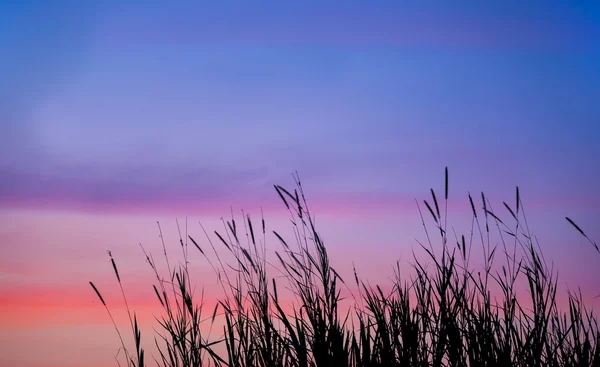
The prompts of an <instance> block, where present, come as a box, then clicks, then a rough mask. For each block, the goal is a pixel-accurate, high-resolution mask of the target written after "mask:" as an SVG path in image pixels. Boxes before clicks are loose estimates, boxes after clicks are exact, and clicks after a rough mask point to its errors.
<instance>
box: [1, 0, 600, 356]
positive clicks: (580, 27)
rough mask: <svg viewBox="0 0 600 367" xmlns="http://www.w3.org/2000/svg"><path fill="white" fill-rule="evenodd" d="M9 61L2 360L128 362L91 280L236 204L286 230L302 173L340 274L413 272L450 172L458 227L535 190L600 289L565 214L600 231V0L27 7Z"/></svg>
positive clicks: (551, 229)
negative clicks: (479, 209) (290, 195)
mask: <svg viewBox="0 0 600 367" xmlns="http://www.w3.org/2000/svg"><path fill="white" fill-rule="evenodd" d="M0 50H2V51H1V52H2V53H1V57H0V223H2V228H0V290H2V292H0V293H1V294H2V296H3V297H4V298H1V297H0V311H2V312H0V324H2V325H8V326H6V327H5V329H3V330H0V365H11V366H19V367H24V366H30V367H31V366H42V365H44V366H48V365H60V366H84V365H85V366H88V365H86V363H88V364H89V363H90V361H94V363H97V365H96V367H97V366H98V365H103V364H104V365H108V364H109V363H110V364H111V365H112V364H113V363H114V360H113V356H114V350H116V349H117V348H118V346H114V348H113V344H111V343H113V342H114V341H115V338H114V336H113V334H112V333H113V331H114V330H112V329H111V327H110V325H105V324H102V321H99V320H104V319H102V317H103V315H99V314H98V313H97V312H96V311H98V307H97V306H98V305H97V304H92V303H91V297H90V293H89V289H87V283H86V282H83V283H85V284H83V283H82V282H79V280H81V279H84V280H85V281H87V280H89V279H97V280H98V281H99V282H100V283H102V282H103V281H106V282H107V281H108V277H110V276H111V274H110V269H108V268H106V269H105V268H104V265H106V264H105V263H103V262H102V263H99V260H98V259H99V258H102V256H104V254H105V251H106V249H107V248H110V249H111V250H113V251H114V253H115V256H116V257H117V258H119V259H120V261H122V262H120V264H121V263H122V264H124V266H125V265H127V266H125V268H130V269H134V270H135V269H140V268H142V267H143V266H145V265H144V264H143V258H140V256H138V255H139V254H137V253H136V255H135V256H134V255H133V253H134V252H135V251H136V250H137V244H138V243H139V242H143V243H144V244H148V246H149V247H150V248H152V246H153V245H157V243H156V241H157V238H156V235H155V230H156V219H165V218H167V219H166V221H167V222H168V223H170V224H173V223H172V222H173V220H172V219H173V217H179V218H181V217H184V216H186V215H190V216H199V217H202V218H204V219H206V218H211V220H213V222H210V223H212V224H215V225H218V224H219V223H218V220H217V219H218V218H219V217H221V216H224V215H225V216H226V215H227V214H228V213H229V211H230V205H231V206H233V207H235V208H249V209H251V210H257V209H259V208H260V207H261V206H262V207H263V208H264V209H265V215H266V216H269V220H270V221H269V223H272V222H275V223H279V224H282V225H285V224H286V223H287V220H286V217H284V216H283V214H282V213H281V212H278V211H277V210H276V209H274V208H280V207H281V203H280V202H279V199H278V198H277V196H276V194H275V193H274V192H273V189H272V185H273V184H282V185H284V186H289V185H290V184H291V183H292V180H291V177H290V174H291V173H292V172H294V171H296V170H297V171H298V172H299V174H300V176H301V177H302V179H303V183H304V187H305V189H306V191H307V195H308V200H309V203H310V204H311V205H312V207H313V209H316V211H315V213H316V215H317V216H319V215H321V218H323V220H322V221H319V222H318V223H319V225H320V226H321V229H322V231H323V232H324V233H323V235H324V238H325V240H326V242H327V243H328V245H329V246H330V247H329V248H330V251H331V256H332V258H333V259H336V260H340V261H341V262H342V263H343V264H342V265H340V267H339V268H338V267H337V265H336V269H338V270H339V271H340V272H342V271H344V269H345V270H348V269H349V264H351V263H350V260H349V259H352V260H355V261H356V265H357V268H361V266H362V268H361V269H363V271H362V274H363V275H365V276H366V277H367V278H371V276H373V277H375V278H376V279H375V281H377V280H381V279H384V277H385V276H384V275H380V274H382V271H381V269H382V267H383V266H384V264H385V266H387V265H391V264H392V263H393V261H394V260H395V259H398V258H401V257H402V256H404V257H403V259H404V260H406V259H407V258H410V254H411V251H412V250H411V249H412V247H411V246H412V245H414V244H415V242H414V239H415V238H421V237H422V235H423V233H422V229H421V228H420V227H419V226H420V220H419V218H418V214H417V212H416V208H415V205H414V198H415V197H416V198H418V199H423V198H425V197H426V195H428V192H429V191H428V190H429V188H430V187H434V188H435V189H436V190H438V192H441V191H440V190H442V189H443V171H444V167H446V166H448V167H449V169H450V188H451V199H452V203H451V209H452V210H453V211H454V210H456V211H457V212H458V213H457V214H458V220H457V221H456V222H455V223H456V224H457V226H458V227H460V224H465V223H467V225H468V223H470V221H469V218H467V219H465V218H466V217H468V215H470V214H469V213H470V208H469V206H468V201H467V192H469V191H471V192H472V193H474V196H475V197H479V192H480V191H485V192H486V194H487V196H488V197H489V198H490V199H492V200H495V201H494V202H495V203H497V204H498V205H497V206H496V208H497V209H498V210H500V209H499V208H500V207H501V205H502V204H501V201H502V200H506V201H508V202H509V203H512V202H513V201H514V187H515V185H519V186H520V188H521V195H522V198H523V201H524V204H525V207H526V208H527V214H528V219H529V220H530V224H531V226H532V227H533V228H534V231H535V232H536V233H538V235H539V238H540V242H542V243H543V246H544V247H543V248H544V250H545V254H547V255H548V256H549V257H551V258H552V259H554V260H556V264H557V268H559V269H560V271H561V274H563V275H564V276H565V278H564V279H566V282H567V283H568V284H571V285H573V284H575V285H581V286H582V288H584V289H585V290H588V291H589V292H588V293H586V295H595V294H596V293H597V292H596V293H594V294H592V291H591V290H593V291H596V290H597V289H598V283H597V281H594V280H593V279H598V278H599V276H600V273H599V272H600V270H599V268H598V266H597V261H594V260H596V259H597V258H594V257H593V256H590V255H591V254H592V249H591V246H589V244H587V243H585V242H584V241H583V240H582V239H581V238H580V237H579V236H578V234H577V233H575V231H574V230H573V228H571V227H570V226H569V225H568V223H566V221H565V220H564V216H566V215H568V216H571V217H572V218H573V219H575V220H576V221H577V222H578V223H579V224H581V225H582V226H583V227H584V228H585V229H586V231H588V232H589V234H590V235H591V236H592V237H593V238H596V239H598V238H600V228H598V226H597V223H598V221H599V220H600V194H599V193H598V184H597V183H598V180H599V179H600V164H599V163H600V144H598V142H599V138H600V104H598V101H600V3H598V2H592V1H589V2H583V1H581V2H574V1H496V2H494V1H452V2H450V1H448V2H444V3H443V4H442V2H438V1H436V2H427V1H412V2H406V1H346V2H338V1H303V2H291V1H290V2H262V1H256V2H249V1H237V2H232V1H219V2H202V1H197V2H194V3H193V4H192V3H191V2H190V3H187V4H185V3H183V2H181V3H178V4H168V5H167V4H166V3H165V2H158V1H152V2H150V1H145V2H134V1H129V2H124V1H118V2H117V1H104V2H83V1H81V2H60V1H53V2H34V1H29V2H25V1H21V2H17V1H12V2H9V1H3V2H0ZM504 214H506V213H504ZM255 217H256V216H255ZM451 218H454V217H452V216H451ZM191 222H192V221H191ZM191 222H190V223H191ZM463 222H464V223H463ZM455 223H452V225H454V224H455ZM465 228H467V230H468V227H465ZM196 229H197V228H196ZM461 230H464V228H462V227H461V228H457V232H458V233H460V231H461ZM165 231H166V232H168V233H170V234H172V235H173V236H175V233H176V232H175V229H174V228H173V227H172V226H171V227H169V225H167V224H165ZM198 236H200V235H198ZM200 237H201V236H200ZM173 238H175V237H173ZM102 259H103V258H102ZM138 260H140V261H138ZM336 264H337V263H336ZM344 266H346V268H344ZM386 269H388V268H386ZM105 270H106V271H105ZM74 273H76V274H77V276H76V277H75V280H73V279H74V277H73V274H74ZM377 277H379V278H377ZM110 280H111V281H112V278H110ZM74 282H76V283H74ZM80 283H81V284H80ZM83 285H85V286H86V288H85V289H84V288H83ZM140 289H141V288H140ZM65 295H68V297H66V298H65ZM32 297H33V298H32ZM53 297H54V298H53ZM59 297H60V298H59ZM150 297H154V294H149V295H148V298H147V300H146V301H145V302H146V304H145V305H147V304H148V302H149V301H148V300H149V299H151V298H150ZM152 299H153V298H152ZM92 306H93V307H92ZM74 310H76V311H74ZM101 311H102V310H99V312H101ZM4 315H7V316H4ZM100 324H101V325H100ZM56 335H61V338H56ZM82 335H94V336H95V337H96V339H94V340H93V341H89V340H87V338H82ZM32 340H33V341H35V343H36V344H38V345H40V346H43V347H40V350H39V351H38V353H25V354H24V353H22V351H23V350H24V348H29V346H30V344H31V341H32ZM90 343H91V344H92V345H91V346H90ZM99 345H102V346H103V347H102V348H99ZM2 348H4V349H2ZM90 356H94V358H90ZM90 367H91V366H90Z"/></svg>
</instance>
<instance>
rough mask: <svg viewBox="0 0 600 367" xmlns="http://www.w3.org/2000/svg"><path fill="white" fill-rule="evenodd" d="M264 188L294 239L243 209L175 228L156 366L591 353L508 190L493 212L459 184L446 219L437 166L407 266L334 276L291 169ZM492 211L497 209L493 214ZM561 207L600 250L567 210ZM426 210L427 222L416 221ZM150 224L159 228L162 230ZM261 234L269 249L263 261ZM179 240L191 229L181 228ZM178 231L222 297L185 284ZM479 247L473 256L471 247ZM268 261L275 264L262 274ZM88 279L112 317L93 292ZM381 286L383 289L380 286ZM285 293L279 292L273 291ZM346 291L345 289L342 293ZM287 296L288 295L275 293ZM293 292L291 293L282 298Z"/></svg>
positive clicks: (159, 283)
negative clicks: (467, 219) (454, 212)
mask: <svg viewBox="0 0 600 367" xmlns="http://www.w3.org/2000/svg"><path fill="white" fill-rule="evenodd" d="M294 178H295V184H296V187H295V189H294V190H289V191H288V190H286V189H285V188H283V187H281V186H275V191H276V193H277V195H278V196H279V197H280V199H281V201H282V202H283V205H284V206H285V208H286V209H287V210H288V212H289V215H290V220H291V226H292V233H293V238H292V239H291V240H290V239H285V238H284V236H282V235H281V234H280V233H278V232H276V231H272V232H269V231H267V229H266V225H265V220H264V217H262V218H261V219H260V221H259V222H258V225H257V224H256V222H255V221H252V220H251V218H250V216H249V215H247V214H244V213H243V212H242V220H241V221H239V222H236V220H235V218H234V217H233V216H232V218H231V220H229V221H225V220H223V229H222V230H220V231H214V232H213V233H210V234H209V232H208V231H206V230H205V228H204V227H203V226H202V225H201V224H200V228H201V229H202V231H203V234H204V237H205V241H203V243H202V245H201V244H200V242H201V241H199V240H197V239H195V238H193V237H192V236H188V235H187V234H186V236H185V241H184V239H183V237H182V236H181V234H180V236H179V237H180V239H179V246H180V247H181V250H182V257H183V262H181V263H178V264H177V265H174V266H171V263H170V262H169V258H168V256H167V251H166V246H165V243H164V240H163V242H162V245H163V250H164V256H165V259H166V263H167V268H168V269H167V270H168V274H166V276H162V275H161V274H160V273H159V271H158V270H157V267H156V264H155V262H154V259H153V257H152V255H151V254H148V253H147V252H146V251H145V250H144V249H143V248H142V250H143V251H144V256H145V257H146V261H147V262H148V263H149V265H150V267H151V269H152V271H153V274H154V276H155V278H156V281H155V284H154V285H153V290H154V293H155V294H156V298H157V300H158V304H160V306H161V308H162V310H161V312H160V316H159V317H157V323H158V329H157V330H156V333H155V335H154V338H153V339H154V340H153V343H154V345H155V347H156V349H157V352H156V355H153V356H152V357H153V358H152V360H153V363H154V364H156V365H158V366H165V367H175V366H232V367H233V366H235V367H250V366H261V367H275V366H290V367H309V366H311V367H313V366H315V367H329V366H352V367H375V366H422V367H425V366H434V367H442V366H444V367H446V366H448V367H450V366H451V367H458V366H532V367H536V366H539V367H542V366H557V367H558V366H600V348H599V345H600V332H599V330H598V322H597V319H596V317H595V315H594V313H593V312H592V310H590V309H589V308H587V307H586V306H585V304H584V303H583V300H582V295H581V293H579V292H578V293H576V292H567V294H566V296H567V299H568V302H567V305H566V306H565V307H559V305H558V301H557V293H558V287H557V284H558V280H557V271H556V269H554V267H553V266H552V264H551V263H548V262H547V261H546V260H545V259H544V256H543V255H542V248H541V246H540V244H539V243H538V241H537V239H536V237H535V236H534V235H533V234H532V232H531V231H530V229H529V225H528V223H527V220H526V217H525V211H524V208H523V203H522V201H521V197H520V193H519V189H518V188H517V189H516V192H515V198H514V201H512V204H509V203H507V202H504V203H503V204H502V210H503V211H504V212H505V214H504V215H501V214H500V212H497V211H495V210H494V209H493V208H492V205H491V202H490V201H489V200H488V198H487V197H486V196H485V195H484V194H483V193H481V194H480V195H477V196H476V197H473V196H472V195H471V194H468V195H466V197H465V200H468V202H469V205H470V208H471V212H472V213H471V228H470V231H469V232H468V233H467V234H466V235H458V234H456V233H455V232H454V229H453V228H448V225H447V223H448V199H449V186H448V170H447V169H446V172H445V185H444V192H443V193H442V195H437V194H436V193H435V191H434V190H433V189H431V190H430V192H429V194H430V198H429V199H426V200H424V201H422V202H417V212H418V213H419V215H420V218H421V221H422V224H423V228H424V233H425V240H424V241H417V245H418V248H417V251H416V252H414V256H413V258H412V261H411V262H410V263H409V264H406V266H407V267H410V270H411V271H410V275H409V276H407V275H402V274H404V273H402V274H401V271H400V270H401V265H400V263H397V264H396V266H395V271H394V274H393V277H392V286H391V287H382V286H380V285H374V286H371V285H369V283H368V282H366V281H363V280H361V279H360V278H359V276H358V274H357V273H356V271H354V274H353V278H354V279H353V280H348V279H347V280H348V281H346V280H344V279H342V277H341V276H340V275H339V274H338V272H337V271H336V270H335V269H334V268H333V266H332V264H331V262H330V260H329V257H328V253H327V248H326V246H325V244H324V241H323V238H322V237H321V236H320V235H319V232H318V231H317V228H316V226H315V219H314V216H313V215H312V214H311V212H310V210H309V207H308V205H307V201H306V199H305V196H304V190H303V188H302V184H301V182H300V180H299V178H298V176H297V175H296V176H294ZM502 218H504V219H502ZM567 220H568V221H569V222H570V223H571V224H572V225H573V226H574V227H575V229H577V230H578V231H579V232H580V233H581V234H582V235H584V236H585V237H586V238H587V239H588V240H589V242H590V243H591V244H592V245H594V246H595V248H596V250H598V246H597V245H596V244H595V242H593V241H592V240H591V239H589V237H587V236H586V235H585V233H584V232H583V230H582V229H581V228H580V227H578V226H577V225H576V224H575V223H574V222H573V221H572V220H571V219H569V218H567ZM428 223H429V224H428ZM159 231H160V234H161V238H162V231H161V230H160V225H159ZM267 238H271V239H273V240H275V241H276V242H278V244H279V245H278V248H279V250H276V251H274V253H273V255H274V257H271V258H272V260H269V256H268V255H267V250H266V242H267ZM188 240H189V241H188ZM188 244H189V245H190V247H191V248H192V250H194V251H195V252H196V254H195V255H194V256H201V257H203V258H204V260H205V261H206V263H207V265H208V266H210V267H211V268H212V269H213V271H214V273H215V276H216V277H217V279H218V281H219V284H220V286H221V291H222V297H221V298H220V299H219V300H218V302H217V303H216V305H215V306H214V307H211V308H210V309H204V306H205V302H204V301H205V300H204V297H203V294H200V295H197V294H195V293H194V291H193V289H194V286H193V283H192V281H191V274H190V272H191V271H190V270H191V269H190V268H189V267H188V264H189V262H188V256H190V254H189V253H188ZM472 252H478V253H479V254H480V255H481V256H480V258H479V260H474V259H473V258H472ZM110 259H111V262H112V265H113V269H114V272H115V275H116V277H117V281H118V283H119V285H120V287H121V291H122V296H123V298H124V300H125V304H126V309H127V313H128V315H129V320H130V323H131V328H132V333H133V335H134V341H135V351H133V352H131V353H130V352H129V351H128V350H127V348H125V343H124V342H123V340H122V337H121V334H120V332H119V330H118V328H117V327H116V324H114V321H113V324H114V326H115V328H117V333H118V337H119V338H120V340H121V344H122V349H123V350H124V355H125V358H126V363H127V365H128V366H139V367H141V366H146V365H147V358H145V354H144V351H145V349H144V348H143V346H142V344H141V333H140V330H139V327H138V323H137V319H136V316H135V314H133V317H132V316H131V312H130V310H129V307H128V306H127V300H126V298H125V292H123V288H122V284H121V278H120V276H119V272H118V270H117V267H116V264H115V262H114V260H113V258H112V256H111V258H110ZM272 274H273V275H272ZM92 287H93V289H94V291H95V292H96V294H97V296H98V297H99V299H100V300H101V302H102V304H103V305H104V306H105V307H106V310H107V311H108V314H109V316H110V318H111V320H112V315H111V313H110V309H109V308H108V307H107V306H106V303H105V302H104V299H103V298H102V296H101V293H100V292H99V291H98V289H97V288H96V287H95V286H94V284H93V283H92ZM384 288H385V289H386V290H385V291H384ZM282 294H285V296H282ZM344 299H346V300H344ZM284 300H288V301H284ZM290 300H291V301H290Z"/></svg>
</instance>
